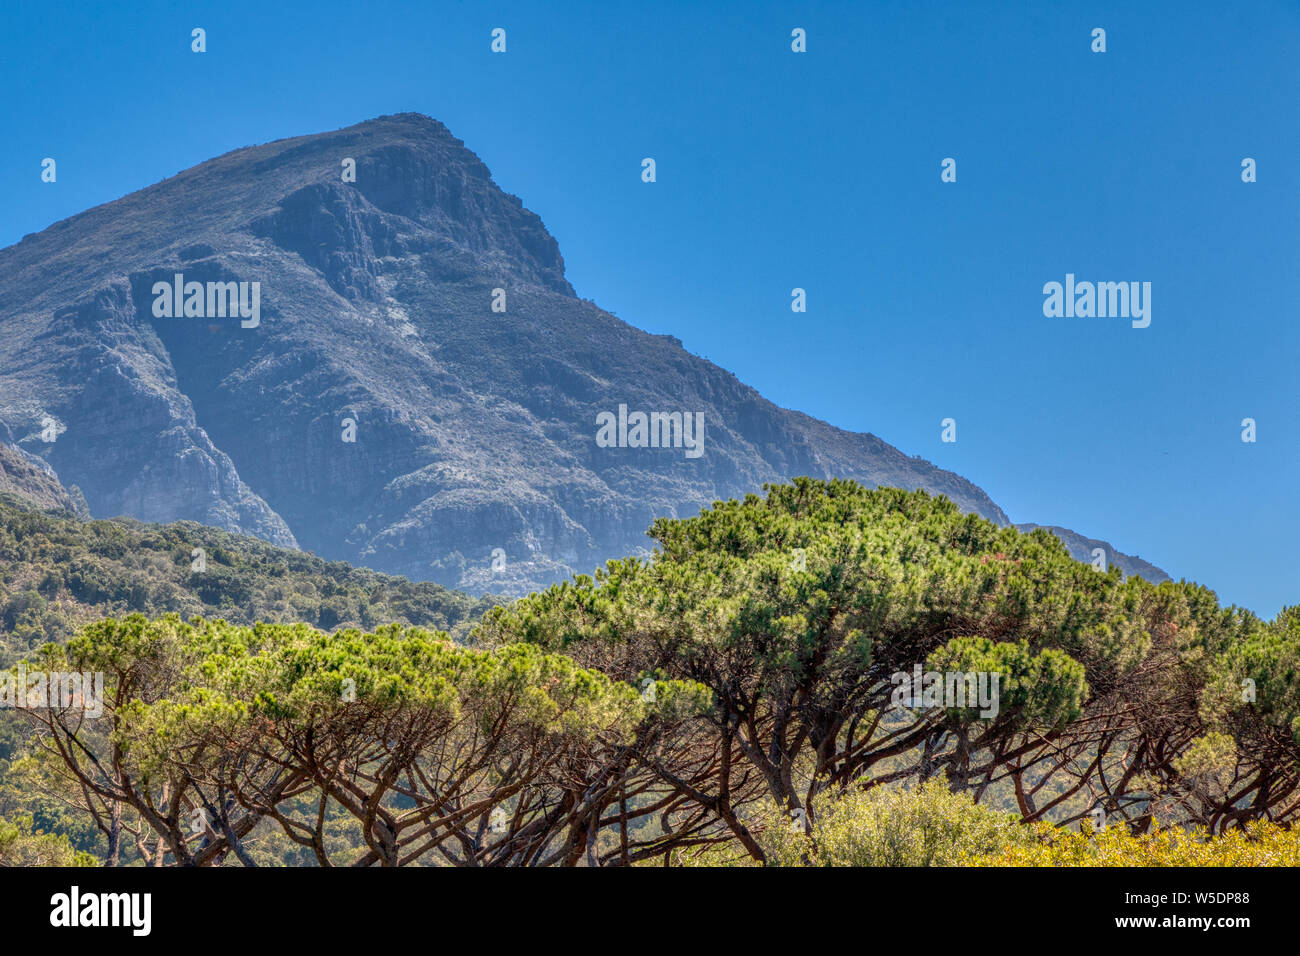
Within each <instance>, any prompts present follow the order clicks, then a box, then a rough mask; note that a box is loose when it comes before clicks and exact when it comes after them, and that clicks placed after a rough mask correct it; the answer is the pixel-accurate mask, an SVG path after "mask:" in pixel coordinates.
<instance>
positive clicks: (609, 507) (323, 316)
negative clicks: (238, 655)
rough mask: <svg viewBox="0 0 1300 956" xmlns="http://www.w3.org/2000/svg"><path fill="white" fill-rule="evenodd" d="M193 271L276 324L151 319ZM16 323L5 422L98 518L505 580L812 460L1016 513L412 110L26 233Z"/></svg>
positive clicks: (1, 269) (539, 579)
mask: <svg viewBox="0 0 1300 956" xmlns="http://www.w3.org/2000/svg"><path fill="white" fill-rule="evenodd" d="M345 159H352V160H354V161H355V164H356V181H355V183H352V182H344V181H342V179H341V176H340V171H341V169H342V163H343V161H344V160H345ZM177 273H182V274H183V276H184V279H185V281H187V282H192V281H197V282H200V283H208V282H239V281H243V282H254V281H255V282H259V283H260V316H259V319H260V321H259V322H258V324H257V325H256V327H243V324H241V321H240V319H239V318H238V317H235V318H229V317H226V318H222V317H216V316H213V315H211V314H209V315H206V316H205V317H202V318H198V317H193V318H171V317H157V316H156V315H155V307H156V305H157V302H158V301H159V296H157V295H155V292H154V287H155V284H156V283H172V282H173V278H174V276H175V274H177ZM494 289H501V290H504V294H505V308H506V311H505V312H494V311H493V310H492V303H493V300H494V292H493V290H494ZM498 295H499V294H498ZM162 298H167V299H170V296H163V297H162ZM0 318H3V321H4V322H5V328H6V331H7V335H6V336H5V337H4V338H3V340H2V341H0V441H9V442H11V443H15V444H18V445H20V446H21V447H22V448H23V449H24V450H25V451H26V452H28V453H29V454H36V455H39V456H41V457H42V458H43V459H45V460H46V461H48V462H49V463H50V464H51V465H52V466H53V467H54V468H55V470H56V471H57V472H58V474H59V475H60V476H61V477H62V478H63V479H64V481H65V483H68V484H69V485H71V484H75V485H77V486H78V487H79V488H80V489H81V491H82V492H83V493H84V495H85V499H86V502H87V504H88V505H89V508H90V511H91V513H93V514H95V515H112V514H127V515H132V516H134V517H137V518H140V519H142V520H149V521H172V520H177V519H189V520H194V521H198V522H201V523H205V524H210V525H215V526H218V527H222V528H226V529H228V530H232V531H241V532H246V533H250V534H254V535H257V536H259V537H262V538H264V539H266V540H268V541H270V542H273V543H276V544H280V545H284V546H295V545H297V546H301V547H304V548H308V549H310V550H312V551H314V552H316V553H318V554H321V555H324V556H326V557H329V558H337V559H344V560H348V561H351V562H354V563H358V564H363V565H366V566H369V567H374V568H377V569H380V570H384V571H389V572H393V573H399V574H403V575H406V576H408V577H411V578H415V579H433V580H437V581H439V582H442V583H444V584H447V585H454V586H459V587H463V588H468V589H471V590H475V591H485V590H489V589H490V590H493V591H496V592H499V593H500V592H506V593H511V592H520V591H523V590H526V589H528V588H531V587H534V586H537V585H539V584H542V583H545V582H547V581H550V580H554V579H556V578H558V577H562V576H565V575H567V574H568V573H569V572H570V571H572V570H578V571H587V570H590V568H591V567H592V566H594V565H595V564H597V563H599V562H600V561H603V560H605V559H607V558H610V557H614V556H617V555H622V554H625V553H629V552H634V551H637V550H638V549H641V548H644V546H645V544H646V541H645V538H644V531H645V528H646V527H647V526H648V525H649V524H650V522H651V520H652V519H653V518H656V517H659V516H661V515H677V516H681V515H688V514H693V513H694V512H695V511H697V510H698V509H699V508H700V507H701V506H702V505H704V504H707V503H709V502H712V501H713V500H715V499H718V498H725V497H732V496H736V495H743V494H745V493H747V492H752V491H757V490H758V489H759V487H760V485H761V484H762V483H763V482H764V481H774V480H783V479H786V478H789V477H792V476H795V475H811V476H814V477H828V476H839V477H845V478H855V479H857V480H859V481H861V482H863V483H864V484H868V485H874V484H882V485H897V486H901V487H905V488H916V487H921V488H926V489H927V490H930V491H932V492H937V493H943V494H946V495H948V496H949V497H950V498H952V499H953V500H954V501H956V502H957V503H958V504H959V505H961V506H962V507H963V508H965V509H967V510H971V511H977V512H979V513H980V514H983V515H984V516H986V517H988V518H990V519H992V520H994V521H997V522H998V523H1006V522H1007V518H1006V516H1005V515H1004V514H1003V513H1002V511H1001V510H1000V509H999V508H998V506H997V505H996V504H994V503H993V501H992V500H991V499H990V498H989V497H988V495H986V494H985V493H984V492H983V491H982V490H981V489H979V488H978V487H976V486H975V485H973V484H972V483H970V482H969V481H967V480H965V479H964V478H961V477H960V476H958V475H955V474H953V473H952V472H948V471H944V470H942V469H939V468H936V467H935V466H933V465H931V464H930V463H929V462H926V461H924V460H922V459H919V458H914V457H910V456H907V455H905V454H903V453H902V452H900V451H899V450H898V449H896V448H894V447H892V446H891V445H889V444H887V443H886V442H884V441H882V440H881V439H879V438H877V437H875V436H874V435H870V434H857V433H850V432H846V431H842V430H840V429H837V428H834V427H832V426H830V425H828V424H826V423H824V422H820V421H817V420H816V419H813V418H810V417H808V416H806V415H802V414H800V413H797V412H793V411H788V410H785V409H781V408H778V407H776V406H775V405H773V404H772V403H771V402H768V401H767V400H765V399H764V398H763V397H762V396H761V395H759V394H758V393H757V392H756V391H755V390H753V389H752V388H749V387H748V386H746V385H744V384H743V383H741V382H740V381H739V380H738V379H736V377H735V376H734V375H732V374H731V373H729V372H727V371H726V370H724V369H722V368H719V367H718V366H716V365H713V364H712V363H710V362H707V361H705V360H703V359H701V358H699V357H697V356H694V355H691V354H690V353H688V352H686V351H685V350H684V349H682V348H681V346H680V343H678V342H677V341H676V340H675V339H672V338H671V337H668V336H654V335H649V334H647V333H644V332H641V331H639V330H637V329H635V328H633V327H631V326H629V325H627V324H626V323H624V322H622V321H620V320H619V319H617V318H615V317H613V316H611V315H609V314H608V313H606V312H604V311H602V310H601V309H599V308H598V307H597V306H596V305H594V304H593V303H591V302H588V301H585V300H582V299H579V298H577V297H576V296H575V295H574V293H573V290H572V289H571V287H570V286H569V284H568V282H567V280H566V279H565V278H564V261H563V258H562V256H561V255H560V251H559V248H558V246H557V245H556V243H555V241H554V239H552V238H551V236H550V235H549V234H548V233H547V232H546V230H545V227H544V226H543V225H542V223H541V220H540V219H538V217H537V216H536V215H534V214H533V213H531V212H529V211H528V210H526V209H525V208H524V207H523V206H522V204H521V203H520V201H519V200H518V199H517V198H515V197H514V196H510V195H508V194H506V193H504V192H502V191H501V190H500V189H499V188H498V187H497V186H496V185H495V184H494V183H493V182H492V180H491V177H490V174H489V173H488V170H487V168H486V167H485V166H484V165H483V164H482V162H480V161H479V159H478V158H477V157H476V156H475V155H474V154H473V153H472V152H470V151H469V150H467V149H466V148H465V147H464V145H463V144H462V143H461V142H460V141H459V140H457V139H455V138H454V137H453V136H452V135H451V134H450V133H449V132H448V131H447V130H446V129H445V128H444V127H443V126H442V125H441V124H440V123H438V122H436V121H434V120H431V119H429V118H427V117H424V116H420V115H417V114H400V115H397V116H388V117H381V118H379V119H376V120H371V121H369V122H365V123H361V124H358V125H356V126H353V127H349V128H347V129H343V130H339V131H337V132H333V133H322V134H318V135H313V136H303V137H297V138H294V139H286V140H280V141H277V142H274V143H269V144H266V145H262V146H256V147H250V148H246V149H240V150H236V151H234V152H231V153H228V154H226V155H224V156H221V157H219V158H217V159H214V160H211V161H209V162H206V163H203V164H201V165H199V166H196V167H194V168H192V169H189V170H186V171H185V172H182V173H180V174H178V175H177V176H174V177H171V178H169V179H167V180H164V181H163V182H161V183H158V184H156V185H154V186H151V187H149V188H147V189H144V190H141V191H139V192H137V193H133V194H131V195H129V196H126V197H124V198H123V199H120V200H117V201H116V202H112V203H108V204H106V205H103V206H99V207H96V208H94V209H91V210H88V211H87V212H85V213H82V214H80V215H78V216H74V217H72V218H71V219H68V220H65V221H63V222H60V223H57V224H55V225H54V226H51V227H50V228H49V229H46V230H44V231H43V232H41V233H39V234H37V235H33V236H27V237H24V239H23V240H22V241H21V242H19V243H18V244H16V245H14V246H10V247H9V248H7V249H4V250H0ZM620 405H626V406H627V408H628V409H629V411H631V412H635V411H644V412H660V413H672V412H702V413H703V416H704V423H705V434H704V451H703V454H702V455H701V456H700V457H698V458H689V457H687V456H686V454H685V451H684V450H683V449H682V448H635V447H600V446H598V444H597V441H596V435H597V416H598V415H600V414H601V413H614V414H617V412H618V410H619V406H620ZM349 420H350V421H351V422H352V423H354V426H353V427H354V428H355V441H345V440H344V438H345V435H346V434H347V433H346V431H345V429H347V427H348V421H349ZM51 427H52V428H53V432H54V434H53V435H51V432H50V428H51ZM49 437H54V440H53V441H48V440H46V439H48V438H49ZM497 549H499V551H498V550H497ZM494 554H495V555H496V560H495V562H494Z"/></svg>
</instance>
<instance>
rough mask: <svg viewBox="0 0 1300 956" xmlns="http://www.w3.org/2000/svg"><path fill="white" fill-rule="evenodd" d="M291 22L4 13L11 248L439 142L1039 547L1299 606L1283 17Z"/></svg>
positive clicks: (512, 9)
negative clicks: (371, 143)
mask: <svg viewBox="0 0 1300 956" xmlns="http://www.w3.org/2000/svg"><path fill="white" fill-rule="evenodd" d="M293 6H294V7H295V9H292V10H290V9H284V8H282V5H280V4H272V3H265V2H260V3H244V2H222V3H212V4H205V3H186V4H176V3H162V2H154V3H131V4H120V5H119V4H91V3H81V4H64V3H39V4H36V3H33V4H29V5H24V4H21V3H15V2H14V0H8V2H6V3H5V4H4V7H3V12H2V13H0V81H2V82H3V101H4V114H3V116H4V121H3V124H2V126H0V130H2V131H3V136H4V142H5V148H4V149H3V150H0V181H3V182H4V184H5V187H6V188H5V191H4V199H3V209H4V213H3V216H2V217H0V245H7V244H9V243H12V242H15V241H17V240H18V239H19V238H20V237H22V236H23V235H24V234H26V233H29V232H36V231H39V230H41V229H44V228H45V227H46V226H48V225H50V224H51V223H54V222H56V221H58V220H60V219H63V218H65V217H67V216H70V215H72V214H74V213H76V212H79V211H81V210H83V209H86V208H88V207H90V206H94V205H97V204H99V203H103V202H106V201H109V200H112V199H115V198H117V197H119V196H122V195H124V194H126V193H128V192H131V191H133V190H136V189H139V188H141V187H143V186H147V185H149V184H150V183H154V182H156V181H158V180H159V179H162V178H163V177H165V176H169V175H172V174H174V173H176V172H178V171H180V170H181V169H184V168H186V167H189V166H192V165H194V164H195V163H198V162H201V161H203V160H205V159H208V158H210V157H213V156H216V155H218V154H220V153H223V152H226V151H227V150H230V149H233V148H236V147H240V146H245V145H249V144H253V143H260V142H265V141H267V140H271V139H278V138H281V137H285V136H292V135H298V134H304V133H314V132H319V131H322V130H327V129H335V128H338V127H341V126H346V125H349V124H351V123H354V122H357V121H359V120H363V119H367V118H370V117H373V116H377V115H380V114H384V113H395V112H401V111H405V110H415V111H419V112H423V113H428V114H429V115H431V116H434V117H436V118H438V119H440V120H442V121H443V122H444V123H446V124H447V126H448V127H449V128H450V129H451V130H452V132H453V133H455V134H456V135H457V136H459V137H460V138H461V139H463V140H464V141H465V142H466V144H467V145H468V146H469V147H470V148H471V149H473V150H474V151H475V152H477V153H478V154H479V156H481V157H482V158H483V160H484V161H485V162H486V163H487V165H488V166H489V168H490V169H491V170H492V173H493V175H494V177H495V178H496V180H497V182H498V183H499V184H500V185H501V186H502V187H503V188H505V189H506V190H508V191H510V192H513V193H515V194H517V195H518V196H520V197H521V198H522V200H523V202H524V204H525V205H526V206H528V207H529V208H531V209H533V210H535V211H536V212H537V213H538V214H540V215H541V217H542V219H543V220H544V221H545V223H546V225H547V227H548V228H549V229H550V231H551V232H552V234H554V235H555V237H556V238H557V239H558V241H559V243H560V248H561V249H562V251H563V253H564V256H565V260H566V262H567V265H568V274H569V278H570V281H571V282H572V283H573V285H574V288H575V289H576V290H577V291H578V293H579V294H580V295H582V296H585V297H587V298H591V299H593V300H595V301H596V302H597V303H598V304H600V305H601V306H603V307H604V308H606V309H608V310H610V311H612V312H614V313H615V314H617V315H619V316H620V317H622V318H624V319H626V320H627V321H629V322H631V323H632V324H634V325H637V326H639V327H641V328H644V329H647V330H649V331H652V332H668V333H672V334H675V335H677V336H679V337H680V338H681V339H682V340H683V342H684V343H685V345H686V347H687V348H689V349H690V350H691V351H693V352H696V353H698V354H701V355H704V356H707V357H708V358H710V359H712V360H713V361H715V362H717V363H719V364H720V365H723V366H725V367H726V368H728V369H731V370H732V371H734V372H735V373H736V374H737V375H739V376H740V378H741V379H742V380H743V381H745V382H748V383H749V384H752V385H754V386H755V387H757V388H758V389H759V390H760V391H762V392H763V393H764V394H765V395H767V396H768V397H769V398H771V399H772V400H774V401H775V402H777V403H778V404H781V405H784V406H788V407H792V408H798V409H801V410H803V411H806V412H809V413H811V414H814V415H817V416H819V417H821V418H825V419H827V420H829V421H831V422H833V423H834V424H836V425H839V426H842V427H844V428H850V429H856V430H864V431H872V432H875V433H876V434H878V435H880V436H881V437H883V438H885V439H886V440H887V441H890V442H892V443H893V444H895V445H897V446H898V447H899V448H901V449H903V450H904V451H905V452H908V453H909V454H919V455H922V456H924V457H926V458H929V459H930V460H932V461H934V462H936V463H938V464H940V465H942V466H944V467H947V468H951V469H953V470H955V471H957V472H959V473H961V474H963V475H965V476H966V477H968V478H970V479H971V480H973V481H975V482H977V483H978V484H980V485H981V486H982V487H984V488H985V489H986V490H987V491H988V492H989V494H990V495H992V497H993V498H994V500H996V501H997V502H998V503H999V504H1000V505H1001V506H1002V507H1003V508H1004V509H1005V510H1006V512H1007V513H1008V514H1009V515H1010V516H1011V518H1012V520H1013V521H1036V522H1039V523H1050V524H1062V525H1066V526H1068V527H1071V528H1074V529H1076V530H1078V531H1080V532H1081V533H1083V534H1086V535H1089V536H1093V537H1101V538H1106V539H1108V540H1109V541H1110V542H1111V543H1112V544H1114V545H1115V546H1116V547H1117V548H1119V549H1120V550H1123V551H1128V552H1132V553H1137V554H1140V555H1141V556H1142V557H1144V558H1146V559H1148V560H1150V561H1153V562H1155V563H1156V564H1159V565H1161V566H1163V567H1165V568H1166V569H1168V570H1169V571H1170V572H1171V573H1172V574H1174V576H1175V577H1180V576H1185V577H1188V578H1192V579H1195V580H1198V581H1200V582H1202V583H1204V584H1207V585H1209V586H1211V587H1213V588H1215V590H1217V591H1218V593H1219V595H1220V597H1221V599H1223V600H1224V601H1226V602H1234V603H1239V604H1242V605H1245V606H1247V607H1250V608H1252V609H1254V610H1256V611H1258V612H1260V613H1262V614H1265V615H1269V616H1271V615H1272V614H1273V613H1275V612H1276V611H1277V610H1278V609H1279V608H1280V607H1281V606H1282V605H1284V604H1292V603H1300V580H1297V578H1298V577H1300V575H1298V574H1297V565H1298V562H1297V559H1296V554H1297V542H1300V503H1297V500H1296V491H1297V489H1298V488H1300V388H1298V387H1297V384H1296V381H1295V367H1296V358H1297V354H1300V352H1298V349H1300V331H1297V319H1298V318H1300V316H1298V315H1297V306H1298V305H1300V302H1298V301H1297V299H1298V298H1300V296H1298V295H1297V282H1298V281H1300V274H1298V271H1297V265H1298V264H1300V263H1298V261H1297V253H1298V252H1300V194H1298V193H1297V179H1296V174H1295V168H1296V165H1297V163H1300V124H1297V122H1296V117H1297V102H1298V97H1297V94H1300V83H1298V82H1297V81H1300V4H1297V3H1296V2H1294V0H1291V2H1270V0H1260V2H1251V3H1245V4H1226V5H1225V4H1221V3H1209V2H1185V0H1179V2H1168V3H1143V4H1141V5H1140V6H1142V7H1143V8H1145V9H1143V10H1141V11H1135V10H1133V9H1131V8H1132V7H1134V6H1137V5H1135V4H1132V3H1128V2H1124V3H1090V4H1060V3H1044V2H1040V0H1026V2H1019V3H1010V2H1000V3H992V2H989V3H980V2H972V0H959V2H953V3H947V4H927V3H917V2H914V0H906V2H896V3H825V4H816V3H808V4H792V3H781V4H779V3H763V2H739V0H737V2H734V3H727V4H724V3H690V2H681V3H674V2H662V0H656V2H653V3H642V4H634V3H631V2H594V3H589V4H581V5H578V4H559V3H556V4H537V3H530V4H522V3H521V4H510V3H431V2H413V3H402V4H398V3H383V2H350V3H346V4H342V3H335V2H330V0H318V2H314V3H311V4H297V5H293ZM706 7H707V8H708V9H701V8H706ZM539 8H540V9H539ZM195 26H201V27H204V28H205V29H206V30H207V39H208V52H207V53H206V54H203V55H201V56H200V55H196V54H193V53H191V52H190V39H189V37H190V30H191V28H193V27H195ZM494 27H503V28H505V29H506V31H507V53H506V54H505V55H494V54H492V53H491V52H490V51H489V42H490V36H489V34H490V31H491V30H492V28H494ZM794 27H803V28H804V29H806V30H807V34H808V52H807V53H806V54H803V55H796V54H794V53H792V52H791V51H790V31H791V29H793V28H794ZM1094 27H1103V28H1105V29H1106V31H1107V52H1106V53H1104V54H1094V53H1092V52H1091V50H1090V44H1091V36H1090V34H1091V31H1092V29H1093V28H1094ZM46 156H52V157H55V158H56V159H57V161H58V182H57V183H56V184H54V185H47V184H42V183H41V182H40V179H39V173H40V161H41V159H42V158H43V157H46ZM645 156H653V157H655V159H656V161H657V163H658V182H657V183H655V184H653V185H647V184H643V183H642V182H641V180H640V162H641V159H642V158H643V157H645ZM949 156H951V157H954V158H956V159H957V162H958V168H957V170H958V181H957V182H956V183H955V184H943V183H941V182H940V179H939V173H940V161H941V160H942V159H943V158H944V157H949ZM1246 156H1250V157H1253V158H1254V159H1256V161H1257V163H1258V182H1256V183H1254V184H1245V183H1243V182H1242V181H1241V177H1240V172H1241V167H1240V164H1241V160H1242V158H1243V157H1246ZM1067 272H1073V273H1075V274H1076V275H1077V276H1078V277H1079V279H1092V280H1116V281H1118V280H1138V281H1149V282H1151V283H1152V286H1153V291H1152V299H1153V301H1152V306H1153V311H1152V322H1151V326H1150V328H1147V329H1141V330H1139V329H1133V328H1131V327H1130V325H1129V323H1128V322H1126V321H1123V320H1116V319H1047V318H1044V316H1043V314H1042V303H1043V295H1042V291H1041V290H1042V286H1043V284H1044V283H1045V282H1048V281H1051V280H1056V281H1062V280H1063V278H1064V275H1065V273H1067ZM795 286H801V287H803V288H805V289H807V292H808V305H809V309H808V312H807V314H806V315H803V316H797V315H794V314H792V313H791V311H790V308H789V302H790V290H791V289H792V288H793V287H795ZM949 416H951V417H953V418H955V419H956V420H957V423H958V441H957V443H956V444H943V443H941V441H940V420H941V419H943V418H945V417H949ZM1245 417H1252V418H1255V419H1256V420H1257V422H1258V430H1259V440H1258V442H1257V443H1256V444H1253V445H1251V444H1245V443H1243V442H1242V441H1241V438H1240V433H1241V426H1240V422H1241V420H1242V419H1243V418H1245Z"/></svg>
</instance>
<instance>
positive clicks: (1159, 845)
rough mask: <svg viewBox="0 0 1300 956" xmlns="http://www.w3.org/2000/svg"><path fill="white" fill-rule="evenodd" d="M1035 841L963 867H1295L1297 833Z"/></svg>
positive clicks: (1299, 854) (1121, 833)
mask: <svg viewBox="0 0 1300 956" xmlns="http://www.w3.org/2000/svg"><path fill="white" fill-rule="evenodd" d="M1038 831H1039V841H1038V842H1035V843H1033V844H1031V845H1014V846H1007V847H1005V848H1003V849H1002V850H1000V851H999V852H997V853H993V854H986V855H980V854H969V855H967V856H966V858H965V859H963V860H962V863H963V864H964V865H966V866H1231V867H1241V866H1300V830H1286V829H1283V828H1282V827H1280V826H1277V825H1276V824H1273V823H1267V822H1264V821H1255V822H1252V823H1248V824H1246V829H1245V831H1244V832H1243V831H1241V830H1230V831H1228V832H1226V833H1223V834H1220V835H1219V836H1216V837H1209V836H1207V835H1206V833H1205V832H1204V831H1203V830H1200V829H1194V830H1182V829H1168V830H1161V831H1157V832H1154V833H1147V834H1144V835H1142V836H1133V835H1132V834H1130V833H1129V831H1128V829H1127V828H1125V827H1123V826H1113V827H1108V828H1107V829H1105V830H1102V831H1101V832H1100V833H1096V834H1093V833H1081V832H1075V831H1071V830H1064V829H1056V828H1054V827H1051V826H1048V825H1046V824H1041V825H1040V826H1039V827H1038Z"/></svg>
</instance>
